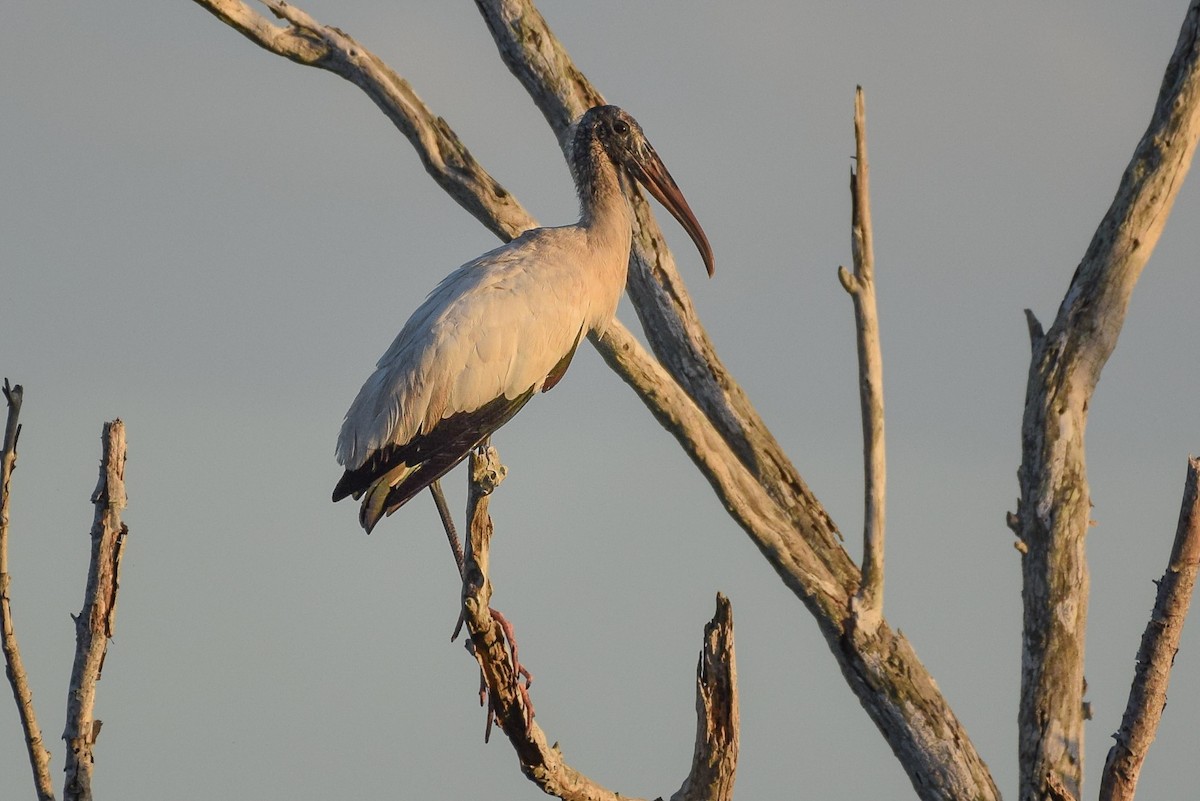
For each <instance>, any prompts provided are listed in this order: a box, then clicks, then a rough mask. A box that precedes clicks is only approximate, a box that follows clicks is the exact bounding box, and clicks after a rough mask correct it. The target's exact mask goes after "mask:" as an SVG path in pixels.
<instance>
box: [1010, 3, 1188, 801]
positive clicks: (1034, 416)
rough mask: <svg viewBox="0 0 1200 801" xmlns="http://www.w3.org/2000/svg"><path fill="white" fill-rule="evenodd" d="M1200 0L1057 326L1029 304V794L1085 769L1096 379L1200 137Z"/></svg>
mask: <svg viewBox="0 0 1200 801" xmlns="http://www.w3.org/2000/svg"><path fill="white" fill-rule="evenodd" d="M1198 27H1200V0H1193V2H1192V3H1191V4H1190V5H1189V7H1188V11H1187V15H1186V17H1185V19H1184V23H1183V27H1182V30H1181V31H1180V35H1179V41H1178V44H1177V45H1176V48H1175V52H1174V53H1173V55H1172V56H1171V60H1170V62H1169V64H1168V65H1167V69H1166V74H1165V76H1164V78H1163V83H1162V88H1161V90H1160V92H1159V97H1158V102H1157V103H1156V105H1155V108H1154V112H1153V116H1152V118H1151V121H1150V125H1149V127H1148V128H1147V130H1146V133H1145V134H1144V135H1143V137H1142V139H1141V141H1140V142H1139V143H1138V145H1137V147H1136V149H1135V150H1134V154H1133V158H1132V159H1131V161H1130V163H1129V166H1128V167H1126V169H1125V172H1124V174H1123V176H1122V178H1121V183H1120V187H1119V188H1118V190H1117V194H1116V197H1115V198H1114V199H1113V202H1112V205H1111V206H1110V207H1109V209H1108V212H1107V213H1106V214H1105V216H1104V218H1103V220H1102V221H1101V223H1100V225H1099V227H1098V228H1097V230H1096V233H1095V236H1094V237H1093V239H1092V242H1091V244H1090V245H1089V247H1088V250H1087V252H1086V254H1085V255H1084V257H1083V260H1082V262H1081V263H1080V264H1079V267H1078V269H1077V270H1076V271H1075V275H1074V277H1073V278H1072V280H1071V284H1070V287H1069V288H1068V289H1067V293H1066V295H1065V297H1064V298H1063V301H1062V304H1061V306H1060V307H1059V310H1058V315H1057V317H1056V319H1055V321H1054V324H1053V325H1052V326H1051V327H1050V329H1049V331H1047V332H1045V333H1044V334H1043V333H1042V331H1041V326H1040V325H1039V324H1037V322H1036V320H1034V319H1033V318H1032V315H1030V325H1029V330H1030V334H1031V338H1032V340H1033V358H1032V360H1031V365H1030V369H1029V381H1028V386H1027V390H1026V399H1025V413H1024V420H1023V423H1022V430H1021V439H1022V458H1021V467H1020V470H1019V471H1018V479H1019V483H1020V492H1021V494H1020V499H1019V501H1018V506H1017V512H1016V514H1015V515H1014V516H1012V517H1011V518H1010V523H1011V525H1012V526H1013V528H1014V530H1015V531H1016V533H1017V536H1018V537H1019V543H1018V545H1019V549H1020V550H1021V552H1022V557H1021V569H1022V577H1023V589H1022V600H1023V603H1024V634H1023V636H1022V638H1021V645H1022V655H1021V698H1020V708H1019V712H1018V725H1019V756H1020V760H1019V761H1020V769H1021V774H1020V785H1019V790H1020V798H1021V799H1022V801H1035V800H1036V799H1042V798H1044V797H1046V795H1047V793H1048V792H1049V791H1050V790H1051V788H1059V794H1060V795H1061V794H1063V793H1066V794H1067V795H1069V796H1071V797H1074V798H1079V797H1080V792H1081V789H1082V781H1083V731H1084V726H1083V724H1084V704H1083V689H1084V687H1083V684H1084V682H1083V662H1084V635H1085V632H1086V629H1087V606H1088V571H1087V562H1086V557H1085V547H1084V545H1085V538H1086V535H1087V530H1088V525H1089V520H1090V512H1091V505H1092V504H1091V497H1090V494H1089V491H1088V483H1087V468H1086V461H1085V454H1084V431H1085V429H1086V426H1087V412H1088V406H1089V403H1090V401H1091V396H1092V392H1093V391H1094V390H1095V387H1096V383H1097V382H1098V381H1099V379H1100V372H1101V370H1102V369H1103V367H1104V365H1105V363H1106V362H1107V361H1108V357H1109V356H1110V355H1111V353H1112V351H1113V348H1114V347H1115V346H1116V342H1117V337H1118V336H1119V334H1120V332H1121V328H1122V325H1123V324H1124V320H1125V314H1126V311H1127V309H1128V304H1129V298H1130V295H1131V294H1132V292H1133V288H1134V285H1135V284H1136V283H1137V279H1138V277H1139V276H1140V274H1141V271H1142V269H1143V268H1144V267H1145V265H1146V261H1147V260H1148V259H1149V257H1150V253H1151V252H1152V251H1153V250H1154V246H1155V245H1156V244H1157V242H1158V239H1159V236H1160V235H1161V233H1162V230H1163V227H1164V226H1165V225H1166V221H1167V217H1168V216H1169V214H1170V211H1171V206H1172V204H1173V203H1174V201H1175V196H1176V194H1177V193H1178V191H1179V188H1180V186H1181V185H1182V184H1183V179H1184V176H1185V175H1186V174H1187V171H1188V168H1189V167H1190V165H1191V162H1192V157H1193V154H1194V152H1195V148H1196V141H1197V137H1198V136H1200V46H1198V38H1197V32H1198Z"/></svg>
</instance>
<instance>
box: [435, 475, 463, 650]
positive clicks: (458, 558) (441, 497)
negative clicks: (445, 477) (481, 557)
mask: <svg viewBox="0 0 1200 801" xmlns="http://www.w3.org/2000/svg"><path fill="white" fill-rule="evenodd" d="M429 492H430V493H431V494H432V495H433V503H434V505H436V506H437V510H438V517H440V518H441V519H442V528H444V529H446V539H447V540H448V541H449V542H450V550H451V551H453V552H454V564H456V565H458V577H459V578H462V575H463V560H464V558H465V557H464V556H463V548H462V543H460V542H459V541H458V530H457V529H456V528H455V527H454V517H453V516H452V515H451V514H450V506H449V505H448V504H447V503H446V493H444V492H442V480H441V479H437V480H436V481H434V482H432V483H431V484H430V485H429ZM459 626H460V627H461V626H462V618H459ZM456 636H457V635H456ZM452 639H453V638H452Z"/></svg>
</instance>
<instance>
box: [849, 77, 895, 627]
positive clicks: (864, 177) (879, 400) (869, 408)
mask: <svg viewBox="0 0 1200 801" xmlns="http://www.w3.org/2000/svg"><path fill="white" fill-rule="evenodd" d="M854 143H855V164H856V165H857V168H858V169H857V170H855V169H851V171H850V198H851V206H852V210H851V231H852V234H851V245H852V248H851V249H852V251H853V253H854V272H853V273H850V272H848V271H847V270H846V268H844V267H840V268H838V278H839V279H840V280H841V282H842V286H843V287H845V289H846V291H847V292H849V293H850V297H851V298H853V299H854V322H855V333H856V335H857V341H858V395H859V401H860V403H861V405H862V426H863V462H864V464H865V469H864V473H865V480H864V482H863V483H864V496H865V500H864V507H865V511H864V515H863V559H862V573H863V578H862V584H860V585H859V587H858V592H857V593H856V594H855V596H854V611H855V619H856V623H857V625H859V626H866V627H868V628H871V629H873V628H874V627H875V626H878V625H879V621H880V620H881V617H882V615H883V536H884V520H885V513H886V508H887V453H886V448H885V447H884V435H883V420H884V417H883V354H882V353H881V352H880V349H879V314H878V312H877V311H876V307H875V246H874V234H873V233H872V230H871V194H870V191H871V190H870V171H869V168H868V164H867V109H866V99H865V98H864V97H863V90H862V87H861V86H860V87H858V88H857V90H856V91H855V93H854Z"/></svg>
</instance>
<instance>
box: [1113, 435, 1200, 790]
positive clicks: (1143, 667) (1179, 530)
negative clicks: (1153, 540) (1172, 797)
mask: <svg viewBox="0 0 1200 801" xmlns="http://www.w3.org/2000/svg"><path fill="white" fill-rule="evenodd" d="M1197 572H1200V459H1188V470H1187V480H1186V481H1185V482H1184V486H1183V503H1182V506H1181V508H1180V510H1179V525H1178V526H1177V527H1176V529H1175V542H1174V544H1173V545H1172V547H1171V557H1170V560H1169V561H1168V563H1167V570H1166V572H1165V573H1163V577H1162V580H1161V581H1159V582H1158V597H1157V598H1156V599H1155V601H1154V610H1153V611H1152V612H1151V613H1150V622H1149V623H1147V624H1146V631H1145V633H1144V634H1142V644H1141V647H1140V648H1138V653H1137V670H1136V672H1135V674H1134V678H1133V686H1131V687H1130V688H1129V703H1128V705H1127V706H1126V707H1125V717H1124V718H1122V720H1121V729H1120V730H1119V731H1118V732H1117V733H1116V734H1115V735H1113V737H1114V739H1115V740H1116V743H1115V744H1114V745H1113V746H1112V748H1110V749H1109V751H1108V759H1107V760H1105V763H1104V774H1103V777H1102V778H1101V780H1100V801H1132V799H1133V793H1134V790H1135V789H1137V780H1138V774H1139V773H1140V772H1141V770H1142V762H1143V761H1145V759H1146V752H1147V751H1149V750H1150V744H1151V743H1152V742H1154V735H1155V733H1156V732H1157V731H1158V723H1159V721H1160V720H1161V719H1162V713H1163V709H1164V708H1165V707H1166V705H1167V685H1168V684H1169V683H1170V680H1171V668H1172V666H1173V665H1174V663H1175V653H1176V652H1177V651H1178V650H1179V638H1180V636H1181V635H1182V634H1183V622H1184V620H1186V619H1187V613H1188V607H1189V606H1190V605H1191V601H1192V591H1193V590H1194V589H1195V587H1196V574H1197Z"/></svg>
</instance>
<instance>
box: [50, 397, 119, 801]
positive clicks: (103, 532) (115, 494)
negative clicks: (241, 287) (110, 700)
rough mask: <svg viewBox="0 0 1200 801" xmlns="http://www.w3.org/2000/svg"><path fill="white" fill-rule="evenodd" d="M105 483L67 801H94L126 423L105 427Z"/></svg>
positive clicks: (74, 705)
mask: <svg viewBox="0 0 1200 801" xmlns="http://www.w3.org/2000/svg"><path fill="white" fill-rule="evenodd" d="M103 443H104V449H103V456H102V457H101V460H100V478H99V480H98V481H97V483H96V490H95V492H93V493H92V503H93V504H95V506H96V516H95V521H94V522H93V523H92V532H91V537H92V558H91V563H90V565H89V567H88V580H87V590H86V591H85V593H84V598H83V610H82V611H81V612H80V613H79V616H78V617H76V618H75V664H74V667H73V668H72V669H71V686H70V689H69V691H68V693H67V725H66V728H65V730H64V731H63V739H64V740H66V742H67V764H66V767H65V771H66V782H65V785H64V788H63V798H64V799H65V801H76V800H78V801H90V799H91V797H92V768H93V763H94V759H93V756H92V747H93V746H94V745H95V743H96V738H97V736H99V734H100V721H99V720H96V719H95V718H94V716H93V710H94V707H95V704H96V683H97V682H98V681H99V680H100V671H101V669H102V668H103V666H104V656H105V654H106V653H107V651H108V640H109V638H111V637H112V634H113V626H114V623H115V619H116V613H117V590H118V589H119V586H120V573H121V556H122V554H123V552H124V544H125V536H126V535H127V534H128V531H129V530H128V529H127V528H126V527H125V524H123V523H122V522H121V510H122V509H124V508H125V424H124V423H122V422H121V421H120V420H113V421H112V422H111V423H105V424H104V435H103Z"/></svg>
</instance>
